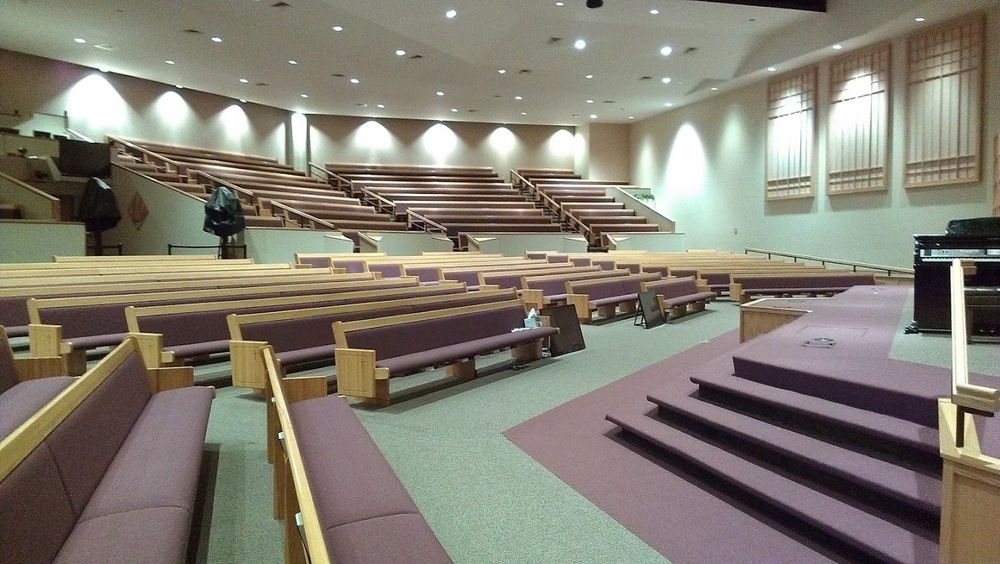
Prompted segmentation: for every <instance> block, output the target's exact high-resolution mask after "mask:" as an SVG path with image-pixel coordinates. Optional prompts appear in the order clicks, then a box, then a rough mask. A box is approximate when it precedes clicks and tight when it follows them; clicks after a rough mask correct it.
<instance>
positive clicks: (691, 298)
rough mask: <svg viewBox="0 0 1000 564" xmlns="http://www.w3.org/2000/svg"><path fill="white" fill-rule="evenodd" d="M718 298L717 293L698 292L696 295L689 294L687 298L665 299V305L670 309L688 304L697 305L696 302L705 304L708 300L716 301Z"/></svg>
mask: <svg viewBox="0 0 1000 564" xmlns="http://www.w3.org/2000/svg"><path fill="white" fill-rule="evenodd" d="M716 296H717V295H716V293H715V292H697V293H694V294H688V295H686V296H675V297H672V298H664V300H663V303H664V305H666V306H668V307H670V306H680V305H686V304H691V303H695V302H703V301H706V300H712V299H715V298H716Z"/></svg>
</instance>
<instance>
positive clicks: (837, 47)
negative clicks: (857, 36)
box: [833, 43, 844, 51]
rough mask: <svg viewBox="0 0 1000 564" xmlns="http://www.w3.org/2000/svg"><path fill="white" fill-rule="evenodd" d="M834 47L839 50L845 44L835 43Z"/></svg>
mask: <svg viewBox="0 0 1000 564" xmlns="http://www.w3.org/2000/svg"><path fill="white" fill-rule="evenodd" d="M833 48H834V49H837V50H838V51H839V50H840V49H843V48H844V46H843V45H841V44H840V43H838V44H836V45H834V46H833Z"/></svg>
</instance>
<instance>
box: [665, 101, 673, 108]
mask: <svg viewBox="0 0 1000 564" xmlns="http://www.w3.org/2000/svg"><path fill="white" fill-rule="evenodd" d="M663 105H664V106H666V107H668V108H672V107H674V103H673V102H667V103H666V104H663Z"/></svg>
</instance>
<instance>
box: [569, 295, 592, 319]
mask: <svg viewBox="0 0 1000 564" xmlns="http://www.w3.org/2000/svg"><path fill="white" fill-rule="evenodd" d="M566 303H567V304H569V305H571V306H573V307H575V308H576V317H577V318H578V319H579V320H580V321H581V322H583V323H590V297H589V296H588V295H587V294H566Z"/></svg>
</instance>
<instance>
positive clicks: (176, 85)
mask: <svg viewBox="0 0 1000 564" xmlns="http://www.w3.org/2000/svg"><path fill="white" fill-rule="evenodd" d="M99 70H100V71H101V72H108V71H106V70H104V69H99ZM174 87H175V88H177V89H178V90H184V87H183V86H181V85H180V84H175V85H174Z"/></svg>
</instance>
